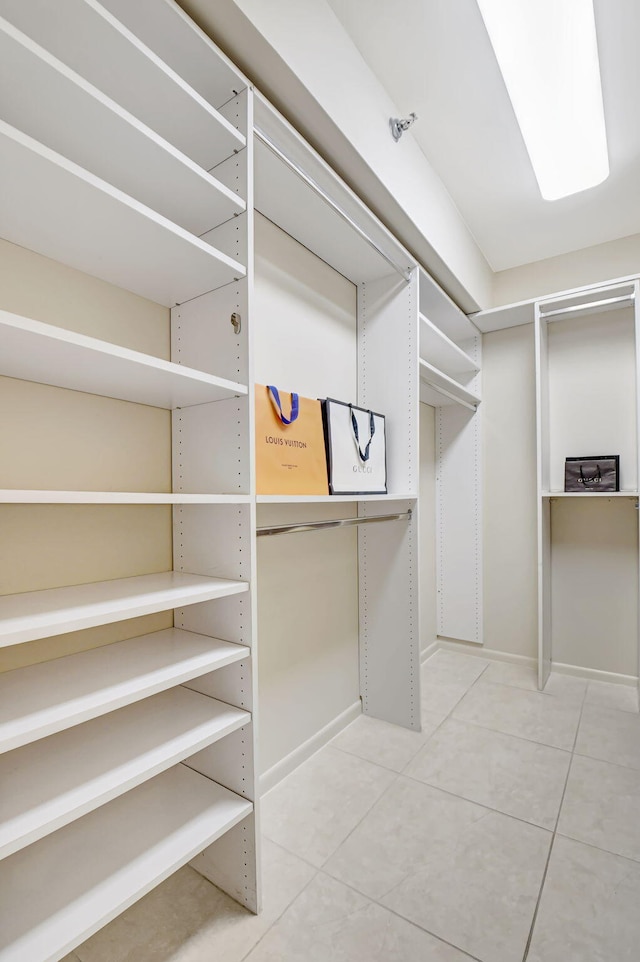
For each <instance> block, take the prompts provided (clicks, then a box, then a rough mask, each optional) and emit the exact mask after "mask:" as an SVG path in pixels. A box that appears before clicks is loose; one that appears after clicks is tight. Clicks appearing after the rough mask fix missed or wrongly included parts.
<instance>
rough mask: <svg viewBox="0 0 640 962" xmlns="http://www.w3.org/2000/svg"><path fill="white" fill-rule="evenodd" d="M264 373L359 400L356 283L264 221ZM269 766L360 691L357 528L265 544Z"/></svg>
mask: <svg viewBox="0 0 640 962" xmlns="http://www.w3.org/2000/svg"><path fill="white" fill-rule="evenodd" d="M253 313H254V319H255V326H254V331H255V378H256V381H258V382H259V383H263V384H264V383H270V384H271V383H275V384H276V385H278V386H279V387H281V388H282V389H284V390H288V391H291V390H296V391H298V393H300V394H303V395H306V396H308V397H327V396H329V397H336V398H338V399H340V400H351V399H353V398H355V396H356V288H355V287H354V285H353V284H351V283H350V282H349V281H347V280H345V278H344V277H342V276H341V275H340V274H338V273H336V271H334V270H332V269H331V268H330V267H328V266H327V265H326V264H325V263H324V262H323V261H321V260H319V259H318V258H317V257H315V255H313V254H311V253H310V252H309V251H308V250H306V249H305V248H304V247H302V246H301V245H300V244H298V243H297V242H296V241H294V240H293V239H292V238H291V237H289V236H288V235H287V234H285V233H284V232H283V231H281V230H280V229H279V228H277V227H275V226H274V225H273V224H271V223H270V222H269V221H267V220H266V219H265V218H264V217H260V216H258V217H257V218H256V270H255V299H254V310H253ZM353 511H354V505H349V504H338V505H335V506H333V505H331V506H326V505H317V504H316V505H313V504H307V505H299V506H290V505H259V506H258V524H259V525H266V524H285V523H289V522H296V521H306V520H315V519H320V518H339V517H342V518H345V517H350V516H351V515H352V514H353ZM258 636H259V678H260V681H259V685H260V689H259V695H260V746H259V747H260V766H261V772H262V773H264V772H266V771H268V770H269V769H270V768H272V767H273V766H274V765H276V764H277V763H278V762H280V761H282V759H283V758H285V757H286V756H287V755H289V754H290V753H292V752H294V751H295V750H296V749H297V748H299V747H300V746H301V745H303V744H304V743H305V742H306V741H308V740H309V739H310V738H312V737H313V736H314V735H316V734H317V733H318V732H319V731H320V730H321V729H323V728H324V727H325V726H326V725H329V724H330V723H331V722H333V721H334V720H335V719H336V717H337V716H338V715H340V714H341V713H342V712H344V711H345V710H346V709H348V708H351V707H352V706H353V705H354V703H356V702H357V701H358V698H359V691H360V685H359V669H358V558H357V536H356V530H355V528H350V529H345V530H342V531H341V530H330V531H315V532H310V533H306V534H295V535H283V536H276V537H269V538H261V539H260V540H259V541H258Z"/></svg>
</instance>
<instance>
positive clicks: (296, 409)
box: [267, 384, 300, 424]
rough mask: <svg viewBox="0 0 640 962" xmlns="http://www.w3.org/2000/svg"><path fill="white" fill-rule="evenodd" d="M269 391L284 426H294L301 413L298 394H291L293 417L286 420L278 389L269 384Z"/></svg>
mask: <svg viewBox="0 0 640 962" xmlns="http://www.w3.org/2000/svg"><path fill="white" fill-rule="evenodd" d="M267 390H268V391H269V392H270V394H271V400H272V401H273V403H274V405H275V406H276V408H277V410H278V417H279V418H280V420H281V421H282V423H283V424H293V422H294V421H296V420H297V418H298V414H299V413H300V399H299V397H298V395H297V394H293V393H292V394H291V416H290V417H288V418H286V417H285V416H284V412H283V410H282V404H281V403H280V394H279V392H278V388H277V387H274V386H273V384H267Z"/></svg>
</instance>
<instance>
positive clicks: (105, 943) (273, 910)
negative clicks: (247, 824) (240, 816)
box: [77, 840, 315, 962]
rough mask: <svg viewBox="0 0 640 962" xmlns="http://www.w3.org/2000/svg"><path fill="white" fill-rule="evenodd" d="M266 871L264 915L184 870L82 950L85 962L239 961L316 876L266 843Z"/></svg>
mask: <svg viewBox="0 0 640 962" xmlns="http://www.w3.org/2000/svg"><path fill="white" fill-rule="evenodd" d="M262 868H263V887H264V898H263V911H262V912H261V914H260V915H253V914H252V913H251V912H248V911H247V910H246V909H244V908H242V906H241V905H239V904H238V903H237V902H236V901H234V900H233V899H231V898H229V896H228V895H225V893H224V892H221V891H220V890H219V889H217V888H216V887H215V886H214V885H211V883H210V882H208V881H207V880H206V879H205V878H203V877H202V876H201V875H199V874H198V873H197V872H196V871H194V870H193V869H192V868H190V867H189V866H185V867H184V868H182V869H180V870H179V871H178V872H176V873H175V874H174V875H171V876H170V877H169V878H168V879H167V880H166V881H165V882H163V883H162V884H161V885H159V886H158V887H157V888H155V889H153V891H151V892H150V893H149V894H148V895H146V896H145V897H144V898H143V899H141V900H140V901H139V902H137V903H136V904H135V905H133V906H132V907H131V908H130V909H128V910H127V911H126V912H124V913H123V914H122V915H120V916H118V918H117V919H115V920H114V921H113V922H111V923H109V925H107V926H106V927H105V928H103V929H101V930H100V931H99V932H98V933H97V934H96V935H94V936H92V937H91V938H90V939H89V940H88V941H87V942H85V943H84V944H83V945H81V946H80V947H79V948H78V950H77V952H78V955H79V957H80V960H81V962H211V960H212V959H224V962H240V960H241V959H243V958H244V957H245V955H246V954H247V952H249V950H250V949H251V948H253V946H254V945H255V944H256V943H257V942H258V940H259V939H260V938H261V937H262V936H263V935H264V934H265V932H266V931H267V930H268V929H269V928H270V927H271V925H272V924H273V923H274V922H275V920H276V919H277V918H279V916H280V915H281V914H282V913H283V912H284V910H285V909H286V908H287V906H288V905H289V904H290V903H291V902H292V901H293V900H294V899H295V898H296V896H297V895H299V894H300V892H301V891H302V890H303V888H304V887H305V886H306V885H307V884H308V883H309V882H310V881H311V879H312V878H313V876H314V875H315V869H314V868H312V867H311V866H310V865H308V864H307V863H306V862H303V861H302V860H301V859H298V858H296V857H295V856H294V855H291V854H290V853H289V852H285V851H283V849H281V848H279V847H278V846H277V845H274V844H272V843H271V842H269V841H268V840H265V842H264V845H263V862H262Z"/></svg>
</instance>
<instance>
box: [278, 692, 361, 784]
mask: <svg viewBox="0 0 640 962" xmlns="http://www.w3.org/2000/svg"><path fill="white" fill-rule="evenodd" d="M361 714H362V702H361V701H360V699H358V701H356V702H354V703H353V705H351V706H350V707H349V708H347V709H346V710H345V711H343V712H341V714H340V715H338V717H337V718H334V719H333V721H330V722H329V724H328V725H325V726H324V728H321V729H320V731H319V732H316V733H315V735H312V736H311V738H308V739H307V741H306V742H303V743H302V745H298V747H297V748H294V750H293V751H292V752H290V753H289V754H288V755H285V757H284V758H282V759H280V761H279V762H276V764H275V765H273V766H272V767H271V768H269V769H268V770H267V771H266V772H264V773H263V774H262V775H261V776H260V795H261V796H262V795H266V794H267V792H269V791H271V789H272V788H274V787H275V786H276V785H277V784H278V782H281V781H282V779H283V778H286V777H287V775H290V774H291V772H293V771H295V769H296V768H297V767H298V765H302V763H303V762H306V760H307V759H308V758H311V756H312V755H315V753H316V752H318V751H320V749H321V748H324V746H325V745H326V744H327V742H330V741H331V739H332V738H335V736H336V735H338V734H339V733H340V732H341V731H342V729H343V728H346V727H347V725H350V724H351V722H352V721H355V720H356V718H358V717H359V716H360V715H361Z"/></svg>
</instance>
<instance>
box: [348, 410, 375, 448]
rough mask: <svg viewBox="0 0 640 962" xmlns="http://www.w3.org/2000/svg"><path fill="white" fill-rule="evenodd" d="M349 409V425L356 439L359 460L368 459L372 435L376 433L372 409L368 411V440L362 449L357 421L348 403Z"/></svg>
mask: <svg viewBox="0 0 640 962" xmlns="http://www.w3.org/2000/svg"><path fill="white" fill-rule="evenodd" d="M349 411H350V412H351V427H352V428H353V436H354V437H355V439H356V447H357V448H358V454H359V455H360V460H361V461H368V460H369V455H370V453H371V452H370V450H369V449H370V447H371V442H372V441H373V435H374V434H375V433H376V422H375V419H374V416H373V411H369V440H368V441H367V446H366V448H365V449H364V453H363V451H362V448H361V447H360V435H359V433H358V422H357V421H356V416H355V414H354V413H353V405H351V404H350V405H349Z"/></svg>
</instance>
